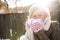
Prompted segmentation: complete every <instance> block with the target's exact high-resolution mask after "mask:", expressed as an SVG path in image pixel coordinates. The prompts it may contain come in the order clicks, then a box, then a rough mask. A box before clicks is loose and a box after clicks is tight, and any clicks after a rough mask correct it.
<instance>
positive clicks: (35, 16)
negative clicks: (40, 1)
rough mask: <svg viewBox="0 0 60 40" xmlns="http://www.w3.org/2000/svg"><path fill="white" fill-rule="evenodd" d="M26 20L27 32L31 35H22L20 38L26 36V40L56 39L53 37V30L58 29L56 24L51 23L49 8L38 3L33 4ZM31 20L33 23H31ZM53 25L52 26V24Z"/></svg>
mask: <svg viewBox="0 0 60 40" xmlns="http://www.w3.org/2000/svg"><path fill="white" fill-rule="evenodd" d="M27 19H28V20H27V21H26V23H25V29H26V32H27V31H28V30H30V33H29V31H28V33H27V34H29V35H31V34H32V35H31V36H30V37H26V36H23V37H21V38H23V39H24V38H27V40H31V39H32V40H56V39H54V38H55V37H54V35H52V34H54V33H53V32H54V31H55V30H57V29H58V27H57V26H55V25H54V24H56V23H54V24H52V23H53V22H52V21H51V16H50V12H49V9H48V8H46V7H42V6H39V5H33V6H32V7H31V8H30V9H29V15H28V18H27ZM32 22H33V23H32ZM52 25H54V26H52ZM31 37H32V38H31Z"/></svg>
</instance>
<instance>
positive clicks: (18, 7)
mask: <svg viewBox="0 0 60 40" xmlns="http://www.w3.org/2000/svg"><path fill="white" fill-rule="evenodd" d="M36 3H38V4H39V5H41V6H44V7H48V8H49V10H50V13H51V19H52V20H53V21H54V20H57V21H58V23H59V27H60V0H0V40H19V38H20V36H21V35H24V33H25V29H24V23H25V21H26V20H27V15H28V10H29V8H30V7H31V6H32V5H33V4H36Z"/></svg>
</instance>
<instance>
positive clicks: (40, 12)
mask: <svg viewBox="0 0 60 40" xmlns="http://www.w3.org/2000/svg"><path fill="white" fill-rule="evenodd" d="M34 14H43V15H44V14H46V12H45V11H44V10H40V9H38V10H35V11H34V12H33V15H34Z"/></svg>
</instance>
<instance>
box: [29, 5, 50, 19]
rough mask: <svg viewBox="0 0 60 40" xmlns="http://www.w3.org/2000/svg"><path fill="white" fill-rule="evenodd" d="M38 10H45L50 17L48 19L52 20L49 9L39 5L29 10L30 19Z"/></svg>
mask: <svg viewBox="0 0 60 40" xmlns="http://www.w3.org/2000/svg"><path fill="white" fill-rule="evenodd" d="M37 9H41V10H44V11H46V14H47V15H48V17H49V18H50V19H51V16H50V11H49V9H48V8H46V7H42V6H39V5H32V6H31V7H30V9H29V15H28V19H29V18H31V16H32V14H33V12H34V11H35V10H37Z"/></svg>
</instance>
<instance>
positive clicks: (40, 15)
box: [32, 10, 45, 21]
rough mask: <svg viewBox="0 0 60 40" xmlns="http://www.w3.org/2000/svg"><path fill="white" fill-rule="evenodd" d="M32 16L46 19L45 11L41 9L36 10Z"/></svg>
mask: <svg viewBox="0 0 60 40" xmlns="http://www.w3.org/2000/svg"><path fill="white" fill-rule="evenodd" d="M32 18H34V19H42V20H43V21H44V19H45V14H44V12H43V11H40V10H35V11H34V12H33V14H32Z"/></svg>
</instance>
